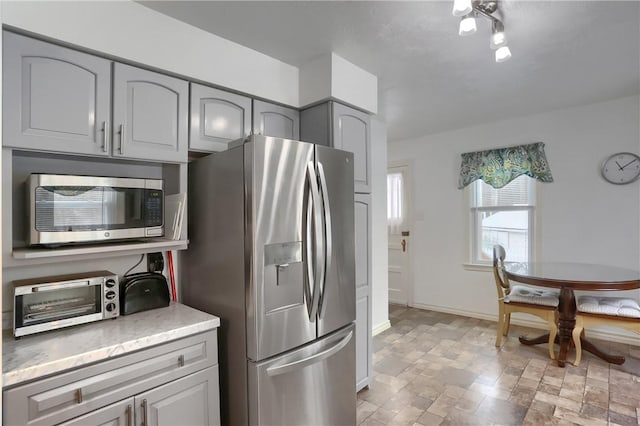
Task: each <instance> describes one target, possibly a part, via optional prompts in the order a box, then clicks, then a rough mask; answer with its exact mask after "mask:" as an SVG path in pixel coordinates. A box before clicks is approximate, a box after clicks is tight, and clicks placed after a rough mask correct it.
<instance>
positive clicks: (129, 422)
mask: <svg viewBox="0 0 640 426" xmlns="http://www.w3.org/2000/svg"><path fill="white" fill-rule="evenodd" d="M134 407H135V401H134V399H133V398H127V399H125V400H122V401H119V402H116V403H115V404H111V405H108V406H106V407H103V408H100V409H98V410H95V411H92V412H90V413H89V414H85V415H84V416H80V417H76V418H75V419H73V420H70V421H68V422H63V423H60V424H59V426H88V425H95V426H109V425H110V426H124V425H126V426H133V425H134V421H135V413H134Z"/></svg>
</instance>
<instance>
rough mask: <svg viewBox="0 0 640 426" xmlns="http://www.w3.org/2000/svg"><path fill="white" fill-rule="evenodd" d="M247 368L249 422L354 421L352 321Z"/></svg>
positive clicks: (343, 423)
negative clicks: (329, 333) (319, 337)
mask: <svg viewBox="0 0 640 426" xmlns="http://www.w3.org/2000/svg"><path fill="white" fill-rule="evenodd" d="M248 372H249V424H251V425H354V424H355V423H356V388H355V382H356V379H355V329H354V325H353V324H350V325H349V326H347V327H345V328H343V329H341V330H340V331H337V332H336V333H333V334H331V335H329V336H327V337H325V338H323V339H321V340H317V341H314V342H313V343H310V344H308V345H307V346H304V347H302V348H300V349H296V350H294V351H291V352H288V353H286V354H284V355H282V356H278V357H275V358H272V359H270V360H268V361H263V362H259V363H253V362H249V365H248Z"/></svg>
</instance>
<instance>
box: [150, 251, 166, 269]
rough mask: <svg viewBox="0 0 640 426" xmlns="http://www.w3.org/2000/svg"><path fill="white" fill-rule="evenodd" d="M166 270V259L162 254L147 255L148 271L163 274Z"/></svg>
mask: <svg viewBox="0 0 640 426" xmlns="http://www.w3.org/2000/svg"><path fill="white" fill-rule="evenodd" d="M163 269H164V257H163V256H162V253H160V252H158V253H147V271H149V272H162V270H163Z"/></svg>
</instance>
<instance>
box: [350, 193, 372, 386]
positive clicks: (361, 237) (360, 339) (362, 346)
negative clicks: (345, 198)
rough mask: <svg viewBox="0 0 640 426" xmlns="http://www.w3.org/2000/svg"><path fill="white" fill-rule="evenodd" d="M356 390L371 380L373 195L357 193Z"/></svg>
mask: <svg viewBox="0 0 640 426" xmlns="http://www.w3.org/2000/svg"><path fill="white" fill-rule="evenodd" d="M354 210H355V249H356V253H355V260H356V390H360V389H362V388H363V387H365V386H368V385H369V381H370V379H371V195H369V194H355V209H354Z"/></svg>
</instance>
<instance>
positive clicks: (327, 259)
mask: <svg viewBox="0 0 640 426" xmlns="http://www.w3.org/2000/svg"><path fill="white" fill-rule="evenodd" d="M318 174H319V175H320V190H321V191H322V204H323V207H324V242H325V252H324V261H323V264H324V270H323V273H322V282H321V283H322V289H321V290H320V303H319V306H318V312H319V315H320V318H322V317H323V316H324V312H325V310H326V305H325V304H324V295H325V290H326V287H327V271H329V269H330V268H331V259H332V257H333V243H332V239H331V232H332V230H331V207H330V206H329V191H328V190H327V178H326V176H325V174H324V167H323V166H322V163H321V162H318ZM319 284H320V283H319Z"/></svg>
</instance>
